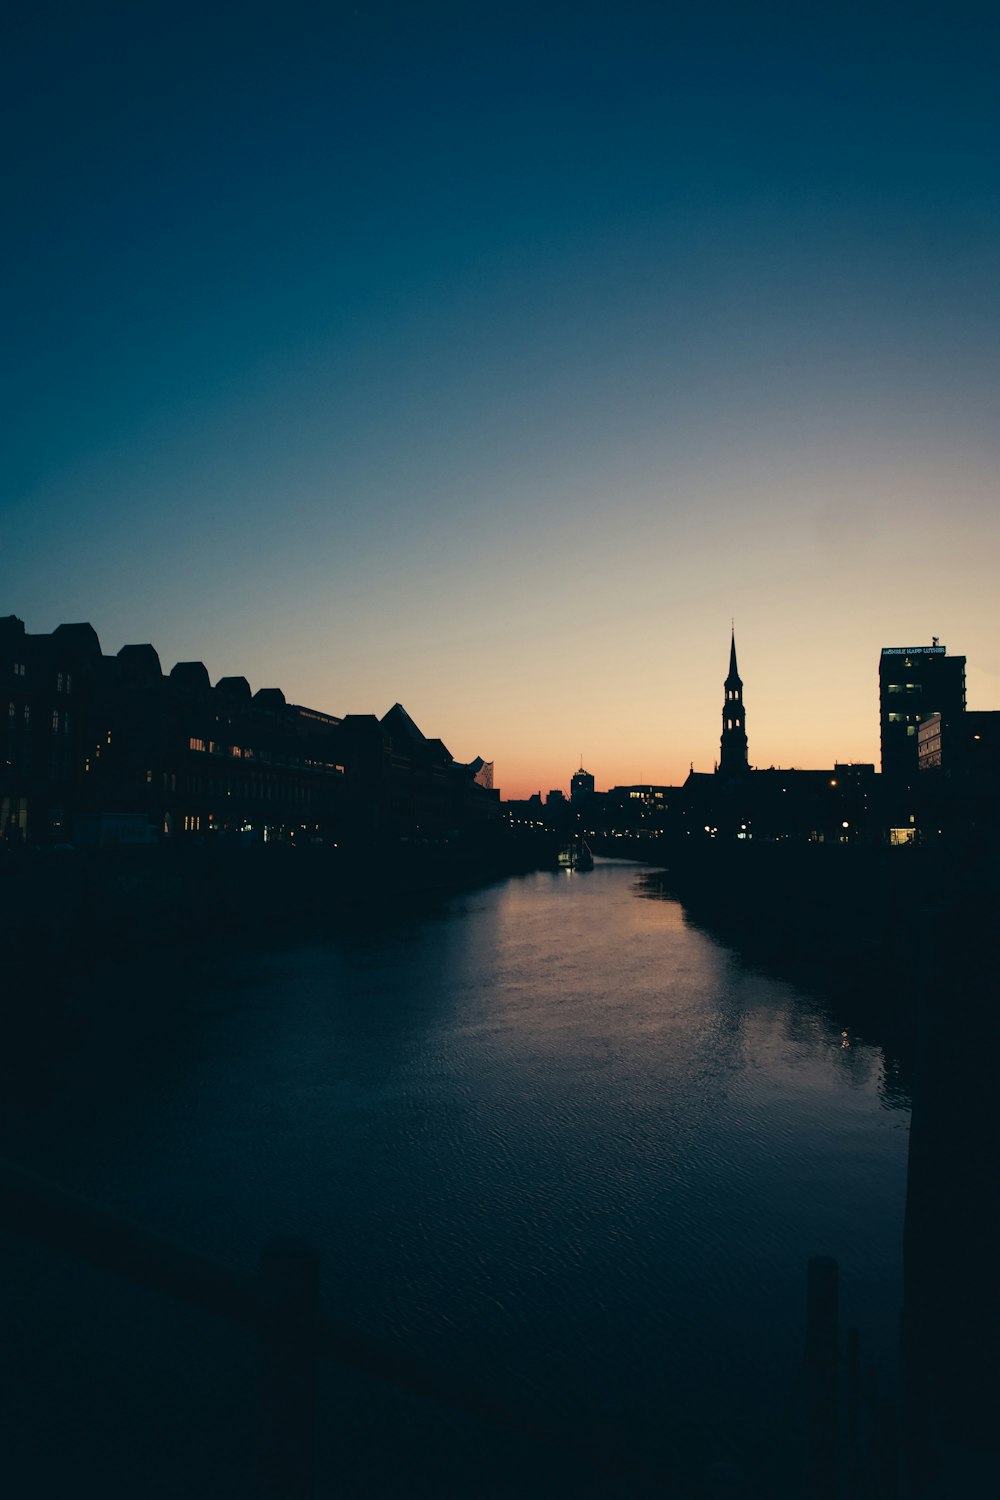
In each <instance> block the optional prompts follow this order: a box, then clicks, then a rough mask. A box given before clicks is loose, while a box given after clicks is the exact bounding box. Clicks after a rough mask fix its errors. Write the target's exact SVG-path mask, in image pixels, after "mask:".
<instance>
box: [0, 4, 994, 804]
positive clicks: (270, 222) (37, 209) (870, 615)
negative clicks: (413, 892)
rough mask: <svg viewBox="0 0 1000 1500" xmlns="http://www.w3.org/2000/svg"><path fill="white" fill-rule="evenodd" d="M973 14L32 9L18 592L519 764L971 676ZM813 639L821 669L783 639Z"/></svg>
mask: <svg viewBox="0 0 1000 1500" xmlns="http://www.w3.org/2000/svg"><path fill="white" fill-rule="evenodd" d="M998 41H1000V22H998V20H997V16H996V13H995V12H994V10H993V9H992V8H990V7H987V6H986V5H980V6H967V5H958V6H957V7H955V6H952V7H949V8H948V9H947V11H946V10H945V8H944V7H941V6H935V7H921V6H912V5H910V6H906V7H904V6H884V5H874V6H868V7H861V6H856V5H855V6H852V5H847V6H838V7H836V8H834V7H829V8H828V9H826V10H823V9H816V8H803V7H792V6H757V7H753V6H750V7H748V6H746V5H742V6H721V7H718V8H716V9H715V10H713V11H711V12H709V11H706V10H703V9H701V8H699V9H697V10H695V9H693V8H687V7H685V8H680V7H672V6H668V5H643V6H631V7H630V6H625V7H622V6H614V7H612V6H610V5H604V4H601V5H591V6H586V5H583V6H581V5H576V6H568V5H567V6H562V5H545V4H542V5H535V6H530V7H528V6H525V7H507V8H505V9H499V8H498V9H494V10H487V9H485V8H482V7H473V6H469V5H464V6H457V5H456V6H434V5H431V6H429V7H416V6H410V5H406V6H403V5H364V4H358V5H357V6H354V5H345V6H330V7H318V6H299V7H296V6H291V7H288V6H285V7H283V8H281V9H280V10H279V9H278V8H276V7H273V8H272V7H263V6H254V5H247V6H243V7H241V8H236V7H231V6H212V7H209V8H208V12H207V14H206V13H205V12H204V11H203V10H201V9H199V8H196V7H193V6H183V5H181V6H178V5H172V6H170V7H165V6H164V7H158V6H156V5H148V6H146V5H144V6H142V7H135V6H128V7H127V6H110V7H101V6H93V7H86V8H84V7H76V8H70V7H63V8H57V7H52V6H50V7H46V6H44V5H42V6H41V7H39V8H37V9H36V10H34V11H33V12H32V14H31V15H30V16H29V15H23V16H21V17H20V18H18V19H17V20H16V21H15V24H14V28H13V31H12V33H11V35H10V37H9V39H8V46H7V48H6V49H5V50H6V57H5V61H4V65H3V66H4V74H5V76H4V78H3V80H2V82H3V95H4V99H5V106H4V107H5V112H6V114H7V123H8V129H7V133H6V134H7V141H8V153H7V155H8V162H7V165H6V167H5V181H6V185H7V186H6V198H7V207H8V213H9V230H8V232H7V234H6V235H5V241H6V245H5V250H6V254H5V262H6V264H5V274H4V276H3V278H2V283H3V284H2V300H3V317H4V324H5V328H6V334H5V347H6V352H7V356H8V357H7V360H6V361H5V374H4V377H3V378H4V391H3V404H4V410H5V412H6V414H7V417H8V420H7V421H6V422H5V423H4V427H5V429H6V433H5V437H4V439H3V470H2V483H3V489H2V492H0V584H2V594H3V600H2V608H3V610H4V611H7V610H12V611H14V612H15V613H17V614H20V615H21V616H22V618H24V619H25V621H26V622H27V624H28V628H29V629H31V630H48V629H51V628H53V627H54V626H55V625H56V624H58V623H59V622H60V620H63V619H90V620H91V621H92V622H93V623H94V625H95V626H96V628H97V629H98V632H99V634H100V636H101V639H102V642H103V644H104V647H105V650H108V651H114V650H117V649H118V647H119V646H120V645H122V644H124V643H125V642H126V641H133V640H147V639H151V640H152V641H153V642H154V644H156V645H157V646H158V648H159V649H160V651H161V655H162V656H163V659H164V664H165V666H166V667H169V666H170V665H171V664H172V662H173V661H174V660H176V659H183V658H187V657H200V658H202V659H204V660H205V661H206V663H207V665H208V667H209V670H210V672H211V674H212V676H213V677H218V676H222V675H224V674H228V673H232V672H241V673H245V675H247V676H248V677H249V678H250V680H251V683H252V685H253V686H254V687H258V686H267V685H272V684H277V685H280V686H282V687H283V688H284V689H285V691H286V692H287V693H288V694H289V696H290V697H293V698H296V699H298V700H299V701H306V702H312V703H315V704H316V705H317V706H320V707H324V708H328V709H330V710H331V711H333V712H347V711H369V710H374V711H377V712H383V711H384V710H385V708H387V707H388V706H389V705H390V704H391V703H392V702H393V701H394V700H396V699H400V700H401V701H403V702H404V703H405V704H406V706H407V707H408V709H409V710H410V712H411V713H412V714H413V715H414V717H415V718H416V719H417V721H418V722H419V723H421V725H422V726H423V727H425V729H426V730H427V732H428V733H434V734H440V735H441V736H442V737H443V738H444V739H445V740H446V741H447V742H448V743H449V745H450V746H451V748H452V749H453V751H454V752H455V753H456V754H457V755H459V756H461V757H463V758H464V757H465V756H471V755H473V754H476V753H482V754H485V755H494V756H495V757H496V760H497V764H498V781H499V782H500V784H501V785H502V786H503V787H504V790H505V792H508V791H509V792H510V793H511V794H514V793H516V792H519V791H524V790H528V789H534V787H535V786H537V785H541V787H542V789H543V790H545V789H546V788H547V787H548V786H549V785H561V784H565V782H566V780H567V778H568V774H569V772H570V771H571V770H572V769H573V763H574V762H575V761H576V758H577V757H578V755H579V753H580V750H581V748H582V749H583V750H584V754H585V756H586V758H587V760H588V762H592V764H591V769H593V770H594V771H595V773H596V774H597V775H598V782H599V784H610V783H611V782H614V781H619V780H633V779H636V778H637V777H638V776H639V774H640V773H642V774H644V775H645V776H646V777H647V779H649V778H653V779H662V780H670V779H673V778H675V777H677V776H678V775H680V774H683V772H684V771H685V770H686V768H687V765H688V763H689V761H691V760H692V759H693V760H694V761H695V763H696V764H697V765H699V766H700V767H701V768H703V769H708V768H710V765H711V761H712V758H713V757H714V755H715V753H716V747H717V734H718V718H719V710H720V708H721V690H720V684H721V678H722V676H723V675H724V672H725V665H726V653H727V640H728V627H729V619H730V616H731V615H734V614H735V615H736V617H737V627H738V633H739V639H740V646H741V668H742V669H743V675H744V677H745V679H746V683H747V688H746V697H747V705H748V730H749V734H750V751H751V758H752V759H754V760H756V761H757V763H759V764H769V763H781V764H789V763H791V764H799V765H802V764H823V763H829V762H830V761H831V760H832V759H833V758H834V756H837V757H838V758H859V759H860V758H864V759H872V758H875V757H876V756H877V717H876V715H875V712H874V709H873V703H874V682H875V669H876V661H877V655H878V649H879V647H880V646H881V645H883V644H891V643H894V642H895V643H907V644H910V643H912V644H917V643H919V642H920V641H923V640H924V639H925V638H926V639H927V640H929V639H930V636H931V634H932V633H933V634H938V635H940V636H941V637H942V639H944V640H945V642H946V643H947V644H948V646H949V648H950V649H951V650H953V651H961V652H964V653H965V654H966V655H967V656H968V657H969V663H970V674H969V675H970V706H978V707H998V706H1000V648H998V646H997V628H996V627H997V623H998V621H997V610H996V605H995V604H994V602H993V599H992V593H993V591H994V589H995V584H994V581H993V580H994V576H995V572H996V546H997V541H998V529H1000V522H998V516H1000V506H998V503H997V501H998V498H1000V497H998V495H997V482H996V474H997V458H998V456H1000V455H998V451H997V450H998V447H1000V440H998V437H997V434H998V432H1000V412H998V406H1000V399H998V395H997V392H998V390H1000V382H998V375H1000V370H998V363H1000V357H998V353H997V351H998V349H1000V339H998V334H1000V327H998V324H1000V296H998V286H1000V172H998V165H1000V163H998V146H1000V103H998V90H997V88H996V82H995V80H996V77H997V76H998V67H997V64H998V61H1000V58H998V52H1000V47H998ZM806 674H811V676H812V677H813V678H816V679H818V680H819V681H820V682H821V683H822V684H823V689H822V692H821V693H818V694H817V695H816V697H815V698H811V699H810V701H809V703H808V712H807V715H806V717H805V719H804V717H803V709H804V704H803V698H802V691H801V683H802V681H803V679H804V676H805V675H806Z"/></svg>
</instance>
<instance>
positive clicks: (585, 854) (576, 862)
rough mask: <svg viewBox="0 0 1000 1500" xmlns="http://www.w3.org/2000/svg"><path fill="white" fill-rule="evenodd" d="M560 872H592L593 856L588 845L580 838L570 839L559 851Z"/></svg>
mask: <svg viewBox="0 0 1000 1500" xmlns="http://www.w3.org/2000/svg"><path fill="white" fill-rule="evenodd" d="M559 868H560V870H592V869H593V868H594V856H593V854H592V853H591V852H590V845H589V844H588V843H587V840H586V839H585V838H583V837H582V835H581V836H578V837H577V838H575V839H570V841H569V843H568V844H564V845H563V847H562V848H561V849H560V850H559Z"/></svg>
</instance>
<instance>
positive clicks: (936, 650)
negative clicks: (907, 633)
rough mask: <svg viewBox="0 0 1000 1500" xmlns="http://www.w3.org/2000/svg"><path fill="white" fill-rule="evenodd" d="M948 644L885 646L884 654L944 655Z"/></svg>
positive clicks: (883, 648)
mask: <svg viewBox="0 0 1000 1500" xmlns="http://www.w3.org/2000/svg"><path fill="white" fill-rule="evenodd" d="M947 649H948V648H947V646H883V647H882V655H883V656H944V654H945V652H946V651H947Z"/></svg>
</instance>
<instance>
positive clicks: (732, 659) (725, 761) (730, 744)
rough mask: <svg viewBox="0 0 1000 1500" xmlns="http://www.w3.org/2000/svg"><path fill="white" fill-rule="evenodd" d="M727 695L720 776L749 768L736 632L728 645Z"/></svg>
mask: <svg viewBox="0 0 1000 1500" xmlns="http://www.w3.org/2000/svg"><path fill="white" fill-rule="evenodd" d="M725 688H726V698H725V702H724V703H723V705H722V754H721V755H720V757H719V775H720V776H743V775H745V774H746V772H747V771H749V769H750V763H749V761H748V760H747V730H746V715H745V713H744V709H743V681H742V678H741V677H740V674H739V671H738V670H737V667H736V631H735V628H734V630H733V634H732V639H731V641H730V645H729V676H728V677H727V678H726V682H725Z"/></svg>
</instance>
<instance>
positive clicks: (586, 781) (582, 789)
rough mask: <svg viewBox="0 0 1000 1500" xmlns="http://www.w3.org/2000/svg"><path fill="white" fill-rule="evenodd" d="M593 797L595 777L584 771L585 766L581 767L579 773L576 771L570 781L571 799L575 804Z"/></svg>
mask: <svg viewBox="0 0 1000 1500" xmlns="http://www.w3.org/2000/svg"><path fill="white" fill-rule="evenodd" d="M593 795H594V778H593V776H591V774H590V772H589V771H585V770H584V769H583V766H581V767H580V769H579V771H575V772H574V773H573V778H572V780H571V781H570V784H569V799H570V801H571V802H573V803H574V804H575V803H579V802H581V801H583V800H584V799H585V798H587V797H592V796H593Z"/></svg>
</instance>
